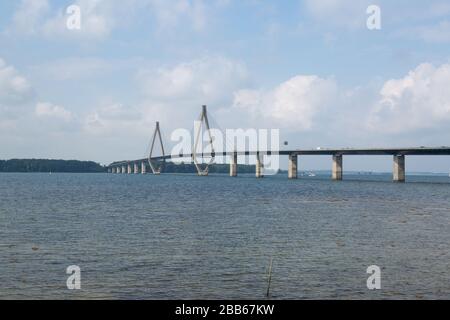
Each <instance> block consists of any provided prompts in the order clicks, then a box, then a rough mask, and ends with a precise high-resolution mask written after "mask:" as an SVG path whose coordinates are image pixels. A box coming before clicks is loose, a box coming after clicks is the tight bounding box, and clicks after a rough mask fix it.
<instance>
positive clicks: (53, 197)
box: [0, 174, 450, 299]
mask: <svg viewBox="0 0 450 320" xmlns="http://www.w3.org/2000/svg"><path fill="white" fill-rule="evenodd" d="M369 180H372V181H369ZM449 195H450V180H449V178H448V177H411V178H410V179H409V182H408V183H406V184H395V183H391V182H390V177H389V176H388V175H385V176H383V175H381V176H353V177H348V180H346V181H342V182H332V181H330V180H329V178H328V177H316V178H302V179H299V180H296V181H289V180H287V179H286V178H285V177H281V176H277V177H266V178H265V179H262V180H256V179H255V178H253V177H251V176H246V177H244V176H241V177H238V178H229V177H226V176H210V177H196V176H191V175H161V176H151V175H147V176H141V175H107V174H52V175H49V174H1V175H0V299H8V298H12V299H28V298H30V299H47V298H56V299H85V298H87V299H106V298H111V299H172V298H173V299H175V298H181V299H215V298H218V299H264V298H265V293H266V289H267V282H266V281H267V269H268V266H269V263H270V259H271V257H273V261H274V262H273V275H272V285H271V292H272V298H273V299H314V298H319V299H347V298H350V299H378V298H385V299H449V298H450V281H449V280H450V250H449V249H450V201H449ZM373 264H375V265H378V266H380V267H381V282H382V289H381V290H376V291H370V290H368V289H367V287H366V280H367V277H368V276H369V275H368V274H366V269H367V267H368V266H370V265H373ZM69 265H78V266H80V268H81V285H82V289H81V290H79V291H69V290H68V289H67V287H66V279H67V277H68V275H67V274H66V272H65V271H66V268H67V267H68V266H69Z"/></svg>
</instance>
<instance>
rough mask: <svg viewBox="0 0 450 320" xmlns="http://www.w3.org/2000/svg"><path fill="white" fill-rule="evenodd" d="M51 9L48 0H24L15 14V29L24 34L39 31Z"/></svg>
mask: <svg viewBox="0 0 450 320" xmlns="http://www.w3.org/2000/svg"><path fill="white" fill-rule="evenodd" d="M49 9H50V5H49V2H48V0H22V1H21V2H20V5H19V6H18V8H17V11H16V12H15V13H14V16H13V29H14V31H17V32H20V33H24V34H34V33H37V32H38V31H39V29H40V24H41V23H42V19H43V17H44V15H45V14H47V13H48V11H49Z"/></svg>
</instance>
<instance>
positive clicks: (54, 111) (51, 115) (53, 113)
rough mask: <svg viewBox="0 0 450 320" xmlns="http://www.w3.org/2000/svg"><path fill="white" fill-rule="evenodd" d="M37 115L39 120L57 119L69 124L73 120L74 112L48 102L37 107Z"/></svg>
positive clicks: (40, 103)
mask: <svg viewBox="0 0 450 320" xmlns="http://www.w3.org/2000/svg"><path fill="white" fill-rule="evenodd" d="M35 114H36V116H38V117H39V118H48V119H57V120H63V121H65V122H69V121H71V120H72V119H73V114H72V112H70V111H68V110H66V109H65V108H63V107H61V106H58V105H54V104H51V103H48V102H39V103H38V104H37V105H36V109H35Z"/></svg>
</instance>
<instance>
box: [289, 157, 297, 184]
mask: <svg viewBox="0 0 450 320" xmlns="http://www.w3.org/2000/svg"><path fill="white" fill-rule="evenodd" d="M297 166H298V156H297V155H296V154H293V153H290V154H289V163H288V178H289V179H297V178H298V172H297Z"/></svg>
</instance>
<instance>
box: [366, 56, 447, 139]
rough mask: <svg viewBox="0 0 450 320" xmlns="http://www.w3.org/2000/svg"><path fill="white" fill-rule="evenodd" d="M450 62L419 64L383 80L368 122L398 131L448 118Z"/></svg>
mask: <svg viewBox="0 0 450 320" xmlns="http://www.w3.org/2000/svg"><path fill="white" fill-rule="evenodd" d="M449 83H450V64H443V65H441V66H439V67H435V66H433V65H432V64H430V63H423V64H421V65H419V66H418V67H417V68H416V69H414V70H412V71H410V72H409V73H408V75H406V76H405V77H403V78H402V79H392V80H389V81H387V82H386V83H385V84H384V86H383V88H382V89H381V92H380V96H381V97H380V99H379V101H378V102H377V103H376V104H375V105H374V107H373V109H372V111H371V114H370V117H369V121H368V125H369V128H371V129H373V130H379V131H385V132H391V133H398V132H407V131H413V130H417V129H423V128H436V127H439V125H441V124H443V123H448V122H449V121H450V90H448V84H449Z"/></svg>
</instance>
